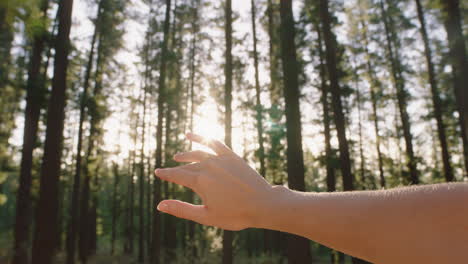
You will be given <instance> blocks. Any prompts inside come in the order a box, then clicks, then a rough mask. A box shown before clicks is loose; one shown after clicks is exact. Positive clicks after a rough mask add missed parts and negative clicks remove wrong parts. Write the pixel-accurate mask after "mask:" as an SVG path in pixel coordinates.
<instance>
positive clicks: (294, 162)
mask: <svg viewBox="0 0 468 264" xmlns="http://www.w3.org/2000/svg"><path fill="white" fill-rule="evenodd" d="M280 16H281V38H280V39H281V59H282V62H283V82H284V84H283V93H284V99H285V103H286V105H285V106H286V109H285V110H286V129H287V131H286V138H287V152H286V153H287V172H288V185H289V188H291V189H293V190H298V191H305V181H304V174H305V169H304V157H303V150H302V125H301V112H300V102H299V101H300V100H299V98H300V91H299V80H298V77H299V68H298V63H297V56H296V43H295V28H294V17H293V12H292V1H290V0H281V2H280ZM287 240H288V248H287V253H288V260H289V263H310V262H311V259H312V257H311V253H310V248H309V246H310V242H309V240H307V239H305V238H303V237H299V236H295V235H288V237H287Z"/></svg>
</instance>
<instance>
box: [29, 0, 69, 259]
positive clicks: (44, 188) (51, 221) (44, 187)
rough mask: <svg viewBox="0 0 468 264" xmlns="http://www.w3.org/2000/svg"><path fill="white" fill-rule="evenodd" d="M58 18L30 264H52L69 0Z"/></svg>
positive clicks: (61, 133) (64, 4) (66, 59)
mask: <svg viewBox="0 0 468 264" xmlns="http://www.w3.org/2000/svg"><path fill="white" fill-rule="evenodd" d="M59 9H60V12H59V14H60V17H59V29H58V35H57V42H56V43H57V44H56V49H55V50H56V52H55V61H54V78H53V81H52V93H51V97H50V101H49V107H48V114H47V116H48V118H47V129H46V139H45V145H44V156H43V162H42V167H41V179H40V182H41V186H40V190H39V202H38V207H37V214H36V225H35V227H36V230H35V236H34V242H33V248H32V261H33V263H38V264H39V263H52V261H53V257H54V253H55V246H56V241H55V240H56V233H57V213H58V181H59V175H60V163H61V152H62V144H63V142H62V141H63V125H64V118H65V99H66V94H65V92H66V89H67V68H68V54H69V50H70V28H71V15H72V10H73V0H63V1H60V3H59Z"/></svg>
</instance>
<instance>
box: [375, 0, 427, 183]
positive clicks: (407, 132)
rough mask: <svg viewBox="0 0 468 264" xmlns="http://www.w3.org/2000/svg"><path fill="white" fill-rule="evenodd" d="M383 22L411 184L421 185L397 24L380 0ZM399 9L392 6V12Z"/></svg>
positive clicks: (382, 0)
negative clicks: (396, 30) (396, 29)
mask: <svg viewBox="0 0 468 264" xmlns="http://www.w3.org/2000/svg"><path fill="white" fill-rule="evenodd" d="M379 5H380V10H381V14H382V21H383V23H384V28H385V38H386V47H387V56H388V61H389V62H390V69H391V75H392V82H393V85H394V87H395V89H396V97H397V103H398V110H399V114H400V120H401V125H402V129H403V137H404V139H405V144H406V162H407V166H408V170H409V174H410V175H409V176H410V177H409V179H408V180H409V182H410V183H411V184H418V183H419V172H418V169H417V161H416V155H415V153H414V147H413V135H412V133H411V122H410V119H409V115H408V110H407V108H408V92H407V91H406V88H405V79H404V77H403V69H402V66H403V65H402V62H401V58H400V51H399V49H400V43H399V40H398V37H397V35H396V32H395V23H394V21H393V17H392V16H391V15H389V10H388V7H386V6H385V3H384V0H379ZM396 8H397V7H394V6H392V10H396Z"/></svg>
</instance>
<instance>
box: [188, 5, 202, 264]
mask: <svg viewBox="0 0 468 264" xmlns="http://www.w3.org/2000/svg"><path fill="white" fill-rule="evenodd" d="M199 4H200V3H199V0H195V1H192V5H193V8H194V18H193V21H192V41H191V46H190V85H189V91H188V92H189V94H188V95H187V96H189V95H190V97H189V98H188V100H187V101H188V102H190V115H189V117H188V118H189V131H190V132H193V117H194V115H195V93H194V92H195V79H196V71H195V67H196V51H197V34H198V24H197V23H198V7H199ZM187 110H188V104H187ZM189 144H190V145H189V148H188V149H189V150H192V142H191V141H190V143H189ZM188 192H189V193H188V196H189V199H188V202H189V203H193V202H194V200H195V193H194V192H193V191H192V190H188ZM187 224H188V246H189V248H188V256H189V260H191V261H192V262H193V261H195V258H196V257H197V248H196V245H195V223H194V222H193V221H188V223H187Z"/></svg>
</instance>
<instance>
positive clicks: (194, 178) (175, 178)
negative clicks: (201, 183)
mask: <svg viewBox="0 0 468 264" xmlns="http://www.w3.org/2000/svg"><path fill="white" fill-rule="evenodd" d="M154 173H155V175H156V176H158V177H159V178H160V179H162V180H165V181H169V182H173V183H175V184H179V185H182V186H185V187H187V188H190V189H192V190H195V189H196V185H197V182H198V177H199V174H198V173H196V172H194V171H190V170H187V169H183V168H181V167H175V168H165V169H156V170H155V171H154Z"/></svg>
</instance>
